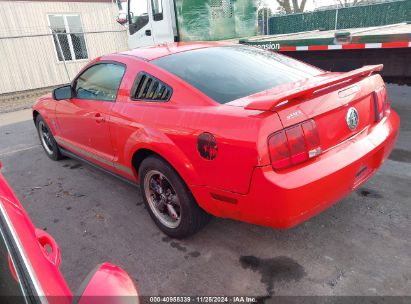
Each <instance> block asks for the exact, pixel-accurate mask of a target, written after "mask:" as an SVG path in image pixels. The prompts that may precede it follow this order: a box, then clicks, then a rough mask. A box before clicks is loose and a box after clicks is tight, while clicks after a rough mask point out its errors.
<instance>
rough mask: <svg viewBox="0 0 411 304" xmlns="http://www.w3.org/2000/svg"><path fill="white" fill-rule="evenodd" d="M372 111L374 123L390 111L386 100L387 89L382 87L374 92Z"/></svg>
mask: <svg viewBox="0 0 411 304" xmlns="http://www.w3.org/2000/svg"><path fill="white" fill-rule="evenodd" d="M374 110H375V121H380V120H381V119H382V118H383V117H384V116H385V114H386V113H387V112H388V111H389V110H390V104H389V102H388V98H387V89H386V88H385V86H382V87H380V88H378V89H377V90H375V91H374Z"/></svg>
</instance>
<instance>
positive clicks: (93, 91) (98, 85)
mask: <svg viewBox="0 0 411 304" xmlns="http://www.w3.org/2000/svg"><path fill="white" fill-rule="evenodd" d="M125 70H126V68H125V66H124V65H120V64H115V63H98V64H96V65H93V66H92V67H90V68H88V69H87V70H85V71H84V72H83V73H82V74H81V75H80V76H79V77H78V78H77V79H76V83H75V87H74V91H75V94H76V98H79V99H91V100H102V101H115V100H116V98H117V92H118V88H119V87H120V83H121V80H122V79H123V75H124V72H125Z"/></svg>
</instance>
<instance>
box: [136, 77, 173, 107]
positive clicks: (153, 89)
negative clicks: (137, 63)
mask: <svg viewBox="0 0 411 304" xmlns="http://www.w3.org/2000/svg"><path fill="white" fill-rule="evenodd" d="M172 93H173V90H172V89H171V87H170V86H168V85H167V84H165V83H164V82H162V81H161V80H159V79H158V78H156V77H154V76H152V75H150V74H148V73H145V72H140V73H139V74H138V75H137V77H136V80H135V81H134V84H133V87H132V88H131V98H132V99H134V100H146V101H168V100H169V99H170V97H171V94H172Z"/></svg>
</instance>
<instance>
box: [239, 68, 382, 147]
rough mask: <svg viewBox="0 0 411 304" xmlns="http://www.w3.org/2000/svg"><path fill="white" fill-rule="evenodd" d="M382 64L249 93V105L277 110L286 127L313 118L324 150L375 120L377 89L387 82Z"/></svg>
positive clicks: (249, 106) (260, 108)
mask: <svg viewBox="0 0 411 304" xmlns="http://www.w3.org/2000/svg"><path fill="white" fill-rule="evenodd" d="M381 68H382V66H371V67H364V68H361V69H358V70H354V71H352V72H348V73H327V74H324V75H321V76H317V77H314V78H315V79H313V80H308V81H306V83H295V84H290V86H292V87H291V88H290V87H289V88H288V90H287V89H286V90H281V91H278V88H276V90H277V94H274V96H273V95H271V96H272V97H271V103H270V99H269V96H270V95H269V94H267V93H268V92H267V91H266V92H261V93H259V94H258V95H260V96H259V97H257V98H256V99H254V100H253V98H252V97H251V96H250V97H251V98H250V97H249V99H248V101H251V102H249V103H248V105H246V106H245V108H246V109H255V110H257V109H259V110H263V109H264V110H271V111H275V112H276V113H277V114H278V116H279V117H280V119H281V122H282V124H283V127H284V128H287V127H290V126H293V125H295V124H298V123H300V122H303V121H306V120H309V119H312V120H314V121H315V124H316V126H317V130H318V134H319V137H320V142H321V150H322V151H325V150H327V149H329V148H331V147H333V146H335V145H337V144H339V143H340V142H342V141H344V140H346V139H347V138H349V137H351V136H353V135H354V134H356V133H358V132H361V131H362V130H364V129H366V128H367V127H368V126H369V125H371V124H374V123H375V122H376V111H375V105H374V103H375V101H374V92H375V91H376V90H377V89H378V88H380V87H382V86H383V85H384V82H383V80H382V78H381V76H379V75H371V76H369V75H370V74H371V73H372V72H374V71H376V70H381Z"/></svg>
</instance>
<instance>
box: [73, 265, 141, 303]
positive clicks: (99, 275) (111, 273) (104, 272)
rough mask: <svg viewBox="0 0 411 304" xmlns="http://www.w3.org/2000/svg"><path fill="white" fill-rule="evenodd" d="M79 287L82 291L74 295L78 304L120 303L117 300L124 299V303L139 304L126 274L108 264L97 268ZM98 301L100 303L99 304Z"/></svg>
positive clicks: (117, 267)
mask: <svg viewBox="0 0 411 304" xmlns="http://www.w3.org/2000/svg"><path fill="white" fill-rule="evenodd" d="M81 286H82V289H81V290H80V292H79V293H78V294H77V295H76V296H77V297H78V302H77V303H78V304H92V303H97V302H99V303H107V304H112V303H120V301H118V299H119V298H123V299H126V300H127V301H126V302H125V303H127V304H128V303H133V304H139V303H140V299H139V297H138V293H137V289H136V286H135V285H134V283H133V281H132V280H131V278H130V277H129V275H128V274H127V272H125V271H124V270H123V269H122V268H120V267H119V266H116V265H113V264H110V263H103V264H101V265H99V266H97V268H96V269H95V270H94V271H92V272H91V273H90V274H89V275H88V276H87V279H86V280H85V282H83V283H82V284H81ZM104 299H107V301H104ZM96 300H98V301H96ZM100 300H102V301H101V302H100ZM121 303H123V302H121Z"/></svg>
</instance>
